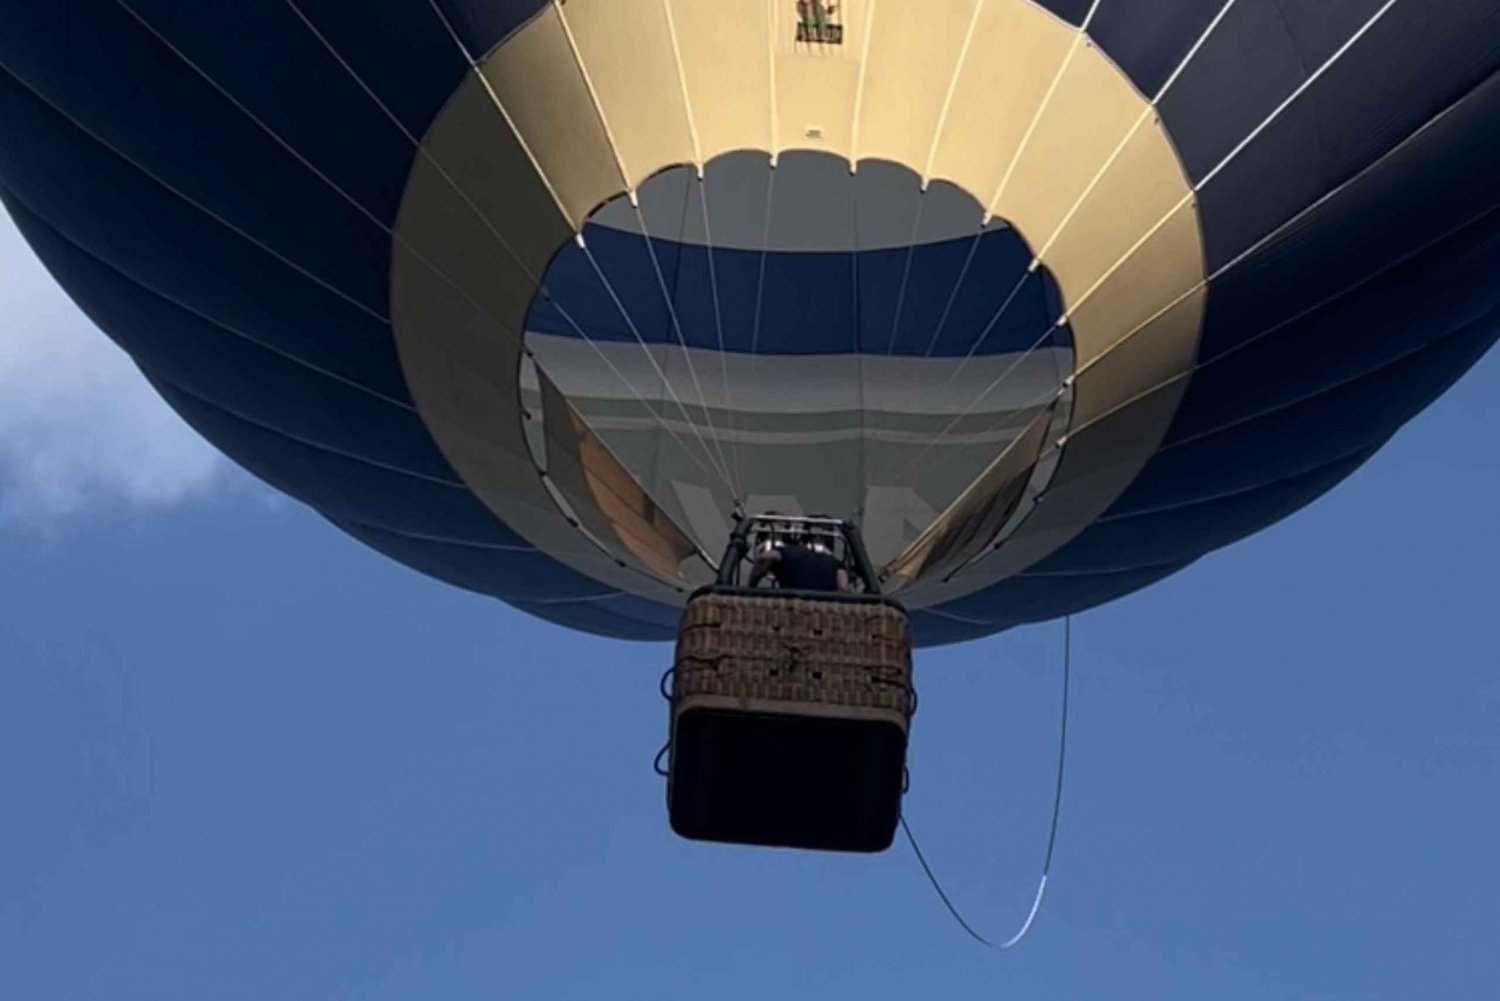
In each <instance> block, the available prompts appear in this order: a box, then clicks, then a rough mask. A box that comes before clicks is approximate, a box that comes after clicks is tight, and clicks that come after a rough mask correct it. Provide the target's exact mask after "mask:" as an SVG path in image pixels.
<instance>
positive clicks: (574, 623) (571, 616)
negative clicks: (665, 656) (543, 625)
mask: <svg viewBox="0 0 1500 1001" xmlns="http://www.w3.org/2000/svg"><path fill="white" fill-rule="evenodd" d="M616 601H617V599H615V598H606V599H604V600H603V601H570V602H560V603H557V604H551V605H549V604H544V603H539V602H534V601H512V602H511V603H510V604H511V605H513V606H514V607H516V608H519V609H520V610H521V611H523V612H529V613H530V614H532V615H535V616H536V617H537V618H539V619H543V620H545V621H547V622H551V623H553V624H554V625H558V626H562V627H563V628H564V629H580V630H582V631H584V632H589V633H593V634H595V635H596V636H608V637H610V638H611V639H618V640H637V641H642V642H647V643H666V642H670V641H671V640H673V639H675V638H676V636H677V629H676V627H675V626H674V627H670V628H669V627H667V626H661V625H655V624H652V623H651V622H642V621H640V620H639V619H637V618H635V617H633V616H632V615H630V614H629V613H628V611H621V610H619V609H618V608H617V606H616Z"/></svg>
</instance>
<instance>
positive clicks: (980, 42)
mask: <svg viewBox="0 0 1500 1001" xmlns="http://www.w3.org/2000/svg"><path fill="white" fill-rule="evenodd" d="M1077 39H1078V32H1077V31H1075V30H1074V29H1072V28H1070V27H1068V26H1067V25H1065V24H1063V23H1062V22H1061V21H1059V20H1057V19H1056V18H1054V17H1052V16H1051V15H1049V14H1047V13H1046V12H1045V11H1043V10H1041V9H1040V8H1039V7H1037V6H1036V5H1034V4H1032V3H1030V2H1029V0H986V2H985V5H984V9H983V11H981V13H980V16H979V22H978V24H976V25H975V28H974V38H973V41H972V42H971V43H970V45H969V55H968V58H967V59H965V60H964V65H963V69H962V71H961V72H960V73H959V77H958V84H957V85H956V87H955V88H954V91H953V100H952V101H951V103H950V104H949V107H948V116H947V118H946V120H945V121H944V124H943V130H942V135H941V136H939V137H938V142H937V145H936V149H935V151H934V156H933V161H932V176H934V177H945V178H947V179H949V180H951V181H953V182H954V183H955V184H957V185H959V186H960V187H963V188H967V189H968V190H969V191H970V192H971V193H973V194H974V195H975V196H976V197H978V198H979V200H980V201H981V202H986V201H988V199H990V198H991V197H992V196H993V195H994V193H995V191H996V189H998V188H999V186H1000V181H1001V179H1002V178H1003V177H1004V176H1005V172H1006V170H1007V169H1008V168H1009V167H1010V165H1011V162H1012V161H1013V160H1014V159H1015V156H1016V152H1017V151H1018V150H1019V149H1020V148H1021V143H1022V140H1023V138H1024V137H1025V136H1026V133H1027V131H1028V130H1029V129H1030V128H1031V124H1032V121H1033V120H1034V119H1035V118H1036V113H1037V109H1038V108H1040V107H1041V106H1042V102H1043V100H1044V99H1045V98H1046V96H1047V91H1048V89H1049V88H1050V87H1051V85H1052V81H1053V79H1054V77H1056V75H1057V71H1058V69H1059V67H1061V66H1062V64H1063V61H1064V60H1065V59H1066V58H1067V56H1068V52H1069V50H1071V49H1072V48H1073V44H1074V42H1075V41H1076V40H1077ZM1027 235H1028V237H1029V238H1030V239H1031V240H1033V241H1036V240H1037V239H1038V237H1037V236H1036V234H1034V233H1032V234H1027ZM1034 245H1038V246H1039V244H1034Z"/></svg>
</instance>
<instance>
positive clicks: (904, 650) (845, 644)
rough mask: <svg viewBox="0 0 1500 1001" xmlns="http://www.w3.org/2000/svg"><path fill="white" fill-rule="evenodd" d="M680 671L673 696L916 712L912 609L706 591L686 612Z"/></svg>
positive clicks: (679, 648) (680, 638)
mask: <svg viewBox="0 0 1500 1001" xmlns="http://www.w3.org/2000/svg"><path fill="white" fill-rule="evenodd" d="M675 667H676V671H675V674H674V675H673V685H672V692H673V697H674V699H675V700H681V699H683V698H686V697H689V696H693V695H720V696H730V697H734V698H752V699H767V700H772V701H782V702H794V703H802V704H810V705H821V706H830V707H832V706H857V707H864V708H872V709H887V710H892V711H895V712H898V713H901V714H902V715H903V716H909V715H910V711H911V708H912V702H911V699H912V696H911V632H910V629H909V627H908V625H907V621H906V615H905V613H903V612H902V611H901V610H900V609H898V608H893V607H891V606H890V605H885V604H881V603H878V602H850V601H817V600H813V599H806V598H783V597H777V596H775V593H774V592H768V593H767V594H766V596H764V597H762V596H759V595H755V596H750V595H725V594H703V595H700V596H698V597H697V598H694V599H693V600H692V601H690V602H689V603H688V606H687V609H686V611H685V612H684V613H683V618H682V627H681V630H680V632H679V634H678V638H677V657H676V661H675Z"/></svg>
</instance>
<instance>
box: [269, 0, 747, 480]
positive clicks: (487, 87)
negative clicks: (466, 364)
mask: <svg viewBox="0 0 1500 1001" xmlns="http://www.w3.org/2000/svg"><path fill="white" fill-rule="evenodd" d="M288 2H291V0H288ZM428 2H429V5H430V6H431V7H432V10H433V13H434V14H436V15H437V17H438V20H439V21H441V22H442V24H443V26H444V28H446V29H447V31H448V35H449V37H451V38H452V39H453V42H454V44H455V45H457V46H458V49H459V51H460V52H461V53H462V54H463V56H464V58H465V60H467V61H468V63H469V65H470V67H471V69H472V70H473V72H474V75H475V76H476V77H477V78H478V80H479V82H480V84H481V85H482V86H483V88H484V91H485V93H486V94H487V95H488V96H489V98H490V103H491V104H492V105H493V106H494V108H495V110H496V112H497V113H498V114H499V115H500V117H501V119H502V120H503V121H504V123H505V127H506V128H507V129H508V130H509V131H510V133H511V135H513V136H514V137H515V139H516V141H517V142H518V143H519V144H520V146H521V148H522V149H523V150H524V151H525V152H526V155H527V157H528V159H530V161H531V164H532V167H533V169H534V170H535V171H536V174H537V177H538V178H540V179H541V181H542V183H543V184H544V185H545V186H546V187H547V190H548V192H549V193H550V194H551V195H552V198H553V200H554V202H555V203H556V205H557V208H558V211H559V213H560V214H561V215H562V217H563V218H564V219H566V220H568V222H569V223H570V224H571V225H572V226H574V228H575V230H577V232H578V239H579V241H580V244H579V245H580V247H582V248H583V249H584V251H585V254H588V251H587V248H586V247H583V244H582V242H581V241H582V227H581V225H580V223H579V222H578V221H577V220H574V219H573V218H572V217H571V215H570V214H569V213H568V211H567V208H566V206H565V205H564V204H563V201H562V199H561V197H560V196H559V195H558V193H557V189H556V188H555V187H554V186H553V184H552V181H551V179H550V178H549V177H548V176H547V173H546V171H545V170H543V169H542V166H541V163H540V161H538V160H537V159H536V156H535V155H534V154H533V153H532V152H531V148H530V146H529V145H528V144H527V142H526V140H525V138H524V137H523V136H522V135H521V131H520V129H518V128H517V127H516V125H515V122H514V121H513V120H512V119H511V117H510V113H509V112H508V111H506V109H505V105H504V103H503V102H502V101H501V100H500V95H499V94H497V93H496V92H495V89H494V87H493V86H492V85H491V84H490V81H489V79H488V78H487V77H486V76H485V75H484V73H483V72H481V71H480V67H479V64H478V63H477V62H476V61H475V60H474V57H473V55H472V54H471V53H470V52H469V50H468V48H467V46H465V45H464V43H463V39H462V38H460V37H459V34H458V32H457V30H456V29H455V28H454V27H453V25H452V23H451V22H450V21H449V20H448V18H447V16H446V15H445V14H444V13H443V11H442V9H441V8H439V7H438V5H437V3H436V0H428ZM554 4H555V0H554ZM558 16H559V18H561V17H562V11H561V9H560V7H559V8H558ZM563 29H564V31H565V32H566V33H567V37H568V42H569V45H570V47H572V51H573V55H574V60H575V62H576V63H577V65H578V69H579V72H580V73H582V74H583V76H584V82H585V84H586V85H587V87H588V90H589V94H590V97H591V98H592V99H593V100H594V106H595V110H596V112H597V113H598V115H599V119H600V123H601V126H602V127H603V128H604V129H605V133H606V136H607V137H608V139H609V143H610V148H611V151H612V152H613V153H614V156H615V161H616V166H617V168H618V169H619V171H620V175H621V179H622V183H623V179H624V177H625V176H626V175H625V172H624V171H625V167H624V162H623V160H621V159H620V156H619V151H618V149H617V148H616V147H615V143H614V137H613V136H612V135H610V134H609V126H608V123H607V122H605V121H604V113H603V110H602V109H600V108H599V105H598V99H597V96H596V95H595V94H594V90H593V84H592V82H591V81H589V80H588V71H587V70H586V69H585V68H584V66H583V63H582V60H581V59H580V58H579V57H578V51H577V47H576V45H575V44H574V42H573V36H572V32H571V31H570V30H569V29H568V26H567V22H566V20H564V21H563ZM326 44H327V42H326V40H325V45H326ZM329 48H332V46H329ZM372 96H373V95H372ZM387 113H388V114H389V112H387ZM419 147H420V144H419ZM449 180H450V183H452V181H451V178H450V179H449ZM455 187H456V185H455ZM629 195H630V200H631V204H632V205H634V204H635V193H634V192H633V191H632V192H629ZM469 205H470V208H471V209H473V210H474V211H475V212H476V214H478V215H479V216H480V217H481V218H484V216H483V213H482V212H479V210H478V208H477V206H474V205H473V203H472V202H469ZM497 236H498V234H497ZM588 256H589V262H590V264H592V265H593V267H594V270H595V272H596V273H597V274H598V275H599V279H600V281H601V283H603V285H604V286H605V290H606V291H607V292H609V294H610V297H611V298H612V299H614V301H615V305H616V308H618V309H620V311H621V314H622V315H624V307H623V305H621V304H620V301H619V298H618V297H617V296H616V295H615V294H614V290H613V288H612V287H611V286H610V284H609V281H608V279H607V278H606V277H605V276H604V275H603V273H602V271H600V269H599V267H598V264H597V263H596V262H595V261H594V260H593V256H592V255H591V254H588ZM531 277H532V278H533V280H536V278H535V276H534V275H533V276H531ZM544 291H545V289H544ZM548 298H549V299H550V300H551V301H552V302H553V304H554V305H558V303H557V301H556V300H555V299H552V298H551V296H550V295H549V296H548ZM558 311H559V312H560V313H561V314H562V315H563V316H564V317H565V318H566V319H567V321H568V324H569V325H570V326H571V327H572V328H573V329H574V330H575V331H576V332H577V333H578V334H579V335H580V336H581V337H582V338H583V339H584V341H585V342H587V343H588V344H589V345H590V347H591V348H593V350H594V352H595V353H596V354H598V355H599V357H600V359H601V360H603V361H604V362H605V364H606V365H607V366H608V367H609V368H610V370H611V371H612V372H614V373H615V375H617V376H619V377H620V379H621V381H622V382H623V383H624V384H625V386H626V388H627V389H629V390H630V392H631V394H632V395H634V396H635V397H636V399H637V400H638V401H639V402H640V404H641V405H642V406H643V407H645V409H646V411H647V412H648V413H650V414H652V416H654V417H655V418H656V419H657V421H658V422H659V423H660V424H661V426H662V428H663V429H664V430H666V431H667V432H668V433H669V434H671V435H672V438H673V439H674V440H675V441H676V442H677V443H678V444H679V445H682V446H683V449H684V451H685V452H687V454H688V455H689V456H690V457H692V458H693V459H694V461H695V462H697V461H698V460H697V457H696V456H694V455H693V453H692V450H691V449H687V448H686V445H685V444H684V443H683V441H682V439H681V438H680V437H678V435H677V433H676V432H675V430H673V429H672V428H671V427H670V426H668V425H667V424H666V422H665V421H663V420H662V419H661V415H660V414H659V413H657V411H656V410H655V409H654V408H653V407H652V406H651V404H650V402H649V401H648V400H647V399H646V398H645V397H644V396H642V395H641V394H640V393H639V391H637V390H636V388H635V387H634V385H632V384H631V383H630V381H629V380H628V379H625V378H624V375H623V373H621V372H620V370H619V369H618V368H617V367H616V366H615V365H614V363H613V362H611V361H610V360H609V359H608V358H606V357H605V355H604V351H603V349H602V348H600V347H599V346H598V345H597V344H596V343H594V341H593V339H592V338H590V337H589V336H588V334H587V332H585V331H584V329H583V328H582V326H581V325H579V324H578V323H577V321H575V320H574V319H573V318H572V316H571V315H570V314H568V313H567V311H566V310H563V309H561V308H560V307H559V310H558ZM626 322H627V323H630V322H631V321H630V319H629V317H628V316H627V317H626ZM631 329H632V331H633V332H634V333H635V335H636V340H637V341H638V342H639V343H641V345H642V347H643V348H644V346H645V342H644V341H642V340H641V337H640V332H639V331H636V330H635V329H634V324H633V323H632V324H631ZM523 347H524V341H523ZM645 353H646V358H647V360H648V361H650V362H651V365H652V367H653V368H655V369H656V372H657V374H658V376H660V377H661V379H662V382H663V385H667V380H666V375H665V374H664V373H663V372H662V371H661V368H660V366H658V365H657V364H656V358H655V357H654V356H653V355H652V354H651V352H650V350H649V349H646V351H645ZM667 388H668V390H669V391H670V392H671V395H672V398H673V400H674V401H675V402H676V403H677V407H678V409H679V410H680V411H682V415H683V418H684V420H685V421H686V423H687V425H688V427H689V428H690V429H691V430H692V432H693V434H694V436H695V437H697V438H698V440H699V442H700V443H702V444H703V447H704V450H705V451H708V446H707V444H706V443H703V437H702V435H701V434H699V432H698V428H697V425H696V424H695V423H694V422H693V420H692V418H691V417H690V416H688V414H687V411H686V409H685V408H684V407H683V406H682V402H681V400H678V399H677V394H676V392H675V391H672V390H671V387H670V385H667ZM709 461H710V463H712V461H713V457H712V454H710V455H709ZM698 465H699V466H700V468H704V467H703V466H702V463H701V462H699V463H698ZM705 471H706V472H707V471H708V470H707V469H706V468H705ZM713 475H716V476H718V477H719V478H720V479H725V477H724V473H723V472H722V471H718V472H715V473H714V474H713ZM725 483H726V485H728V480H727V479H725Z"/></svg>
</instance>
